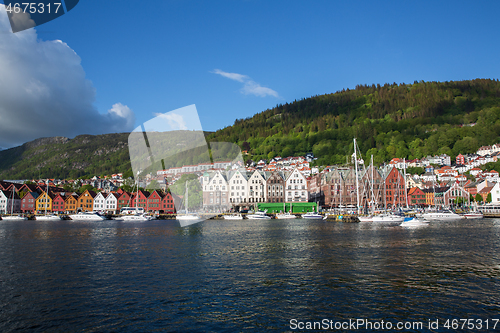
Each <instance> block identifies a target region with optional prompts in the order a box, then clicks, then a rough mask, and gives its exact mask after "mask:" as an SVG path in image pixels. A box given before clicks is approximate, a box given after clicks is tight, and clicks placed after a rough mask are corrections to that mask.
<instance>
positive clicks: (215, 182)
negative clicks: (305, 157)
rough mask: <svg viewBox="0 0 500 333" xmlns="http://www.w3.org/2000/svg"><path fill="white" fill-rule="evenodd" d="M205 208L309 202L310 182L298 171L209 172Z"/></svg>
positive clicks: (204, 178) (205, 175)
mask: <svg viewBox="0 0 500 333" xmlns="http://www.w3.org/2000/svg"><path fill="white" fill-rule="evenodd" d="M201 185H202V191H203V208H204V209H205V210H206V211H226V210H229V209H231V208H232V207H234V206H251V205H253V204H255V203H262V202H308V200H309V195H308V181H307V178H306V176H304V175H303V174H302V173H301V172H300V171H299V169H298V168H295V169H293V170H292V171H261V170H257V169H255V168H250V169H248V170H247V169H237V170H230V171H222V170H213V171H206V172H204V173H203V176H202V177H201Z"/></svg>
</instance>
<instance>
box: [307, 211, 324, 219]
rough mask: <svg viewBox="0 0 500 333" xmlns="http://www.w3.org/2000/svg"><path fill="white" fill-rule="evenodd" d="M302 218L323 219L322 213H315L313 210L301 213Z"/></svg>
mask: <svg viewBox="0 0 500 333" xmlns="http://www.w3.org/2000/svg"><path fill="white" fill-rule="evenodd" d="M302 218H303V219H310V220H319V219H323V215H321V214H318V213H315V212H307V213H305V214H302Z"/></svg>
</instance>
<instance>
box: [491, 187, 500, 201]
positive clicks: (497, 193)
mask: <svg viewBox="0 0 500 333" xmlns="http://www.w3.org/2000/svg"><path fill="white" fill-rule="evenodd" d="M490 193H491V202H492V203H500V183H496V184H495V186H493V188H492V189H491V191H490Z"/></svg>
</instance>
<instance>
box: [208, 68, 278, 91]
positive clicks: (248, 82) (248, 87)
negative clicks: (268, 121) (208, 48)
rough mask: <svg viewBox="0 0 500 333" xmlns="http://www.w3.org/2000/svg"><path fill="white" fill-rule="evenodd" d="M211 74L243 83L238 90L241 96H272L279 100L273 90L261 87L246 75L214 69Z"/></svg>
mask: <svg viewBox="0 0 500 333" xmlns="http://www.w3.org/2000/svg"><path fill="white" fill-rule="evenodd" d="M211 73H214V74H219V75H221V76H223V77H225V78H228V79H231V80H234V81H238V82H241V83H243V88H241V90H240V92H241V93H242V94H245V95H255V96H259V97H266V96H274V97H277V98H279V95H278V93H277V92H276V91H275V90H273V89H271V88H267V87H263V86H261V85H260V84H258V83H257V82H255V81H253V80H252V79H251V78H250V77H249V76H247V75H243V74H238V73H228V72H224V71H222V70H220V69H214V70H213V71H212V72H211Z"/></svg>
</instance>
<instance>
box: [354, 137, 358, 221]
mask: <svg viewBox="0 0 500 333" xmlns="http://www.w3.org/2000/svg"><path fill="white" fill-rule="evenodd" d="M354 168H355V176H356V212H357V213H358V214H359V189H358V156H357V154H356V138H354Z"/></svg>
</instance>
